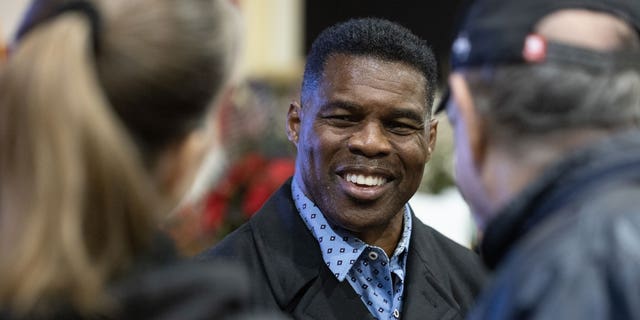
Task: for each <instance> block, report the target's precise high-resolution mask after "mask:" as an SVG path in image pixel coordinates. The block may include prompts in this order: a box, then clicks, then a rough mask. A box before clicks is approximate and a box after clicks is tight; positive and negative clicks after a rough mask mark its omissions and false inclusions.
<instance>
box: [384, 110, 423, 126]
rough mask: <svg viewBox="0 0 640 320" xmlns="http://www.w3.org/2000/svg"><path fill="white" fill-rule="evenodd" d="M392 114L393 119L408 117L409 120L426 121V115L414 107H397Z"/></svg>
mask: <svg viewBox="0 0 640 320" xmlns="http://www.w3.org/2000/svg"><path fill="white" fill-rule="evenodd" d="M390 116H391V118H393V119H400V118H406V119H409V120H413V121H416V122H418V123H424V122H425V118H426V115H421V114H420V113H418V112H416V111H414V110H413V109H407V108H396V109H394V110H393V111H391V112H390Z"/></svg>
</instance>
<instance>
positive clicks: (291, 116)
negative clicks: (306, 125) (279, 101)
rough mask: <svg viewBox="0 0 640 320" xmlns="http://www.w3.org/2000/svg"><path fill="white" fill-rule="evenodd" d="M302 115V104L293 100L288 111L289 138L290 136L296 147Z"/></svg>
mask: <svg viewBox="0 0 640 320" xmlns="http://www.w3.org/2000/svg"><path fill="white" fill-rule="evenodd" d="M300 115H301V107H300V104H299V103H297V102H295V101H294V102H292V103H291V104H290V105H289V111H288V112H287V138H289V141H291V142H292V143H293V144H294V145H295V146H296V147H297V146H298V138H299V137H300V121H301V119H300Z"/></svg>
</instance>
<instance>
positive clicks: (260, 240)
mask: <svg viewBox="0 0 640 320" xmlns="http://www.w3.org/2000/svg"><path fill="white" fill-rule="evenodd" d="M435 86H436V63H435V59H434V57H433V54H432V52H431V50H430V48H429V47H428V46H427V45H426V43H425V42H424V41H423V40H421V39H420V38H418V37H417V36H415V35H414V34H413V33H411V31H409V30H408V29H406V28H404V27H402V26H400V25H398V24H396V23H393V22H390V21H387V20H384V19H354V20H349V21H347V22H343V23H340V24H337V25H335V26H332V27H330V28H328V29H326V30H325V31H323V32H322V33H321V34H320V36H318V38H316V39H315V40H314V43H313V45H312V48H311V51H310V53H309V55H308V57H307V63H306V67H305V72H304V78H303V81H302V92H301V97H300V99H301V103H297V102H295V103H292V104H291V105H290V107H289V111H288V114H287V135H288V138H289V140H290V141H291V143H293V144H294V145H295V146H296V149H297V156H296V167H295V173H294V176H293V177H292V178H290V179H288V180H287V181H286V182H285V183H284V184H283V185H282V186H281V187H280V189H279V190H278V191H277V192H276V193H275V194H274V195H273V196H271V198H270V199H269V200H268V201H267V203H266V204H265V205H264V206H263V207H262V208H261V209H260V210H259V211H258V212H257V213H256V214H255V215H254V216H253V217H252V218H251V220H250V221H249V222H248V223H245V224H244V225H242V226H241V227H240V228H238V229H237V230H236V231H234V232H233V233H231V234H230V235H229V236H227V237H226V238H225V239H223V240H222V242H220V243H219V244H218V245H217V246H215V247H214V248H213V249H211V250H209V251H207V252H205V253H203V254H202V255H201V256H200V258H202V259H203V260H214V259H228V258H233V259H237V260H238V261H240V262H242V263H243V264H244V265H246V266H247V268H248V269H249V270H250V273H251V276H252V278H251V283H252V285H253V289H252V297H253V300H254V301H255V303H257V304H259V305H264V306H267V307H273V308H279V309H281V310H283V311H284V312H286V313H289V314H291V315H292V316H293V317H294V318H299V319H398V318H401V317H402V318H406V319H417V318H420V319H443V318H461V317H463V316H464V315H465V314H466V312H467V310H468V309H469V307H470V306H471V304H472V302H473V300H474V298H475V296H476V294H477V293H478V292H479V290H480V287H481V285H482V282H483V279H484V270H483V268H482V266H481V264H480V261H479V259H478V257H477V256H476V255H475V254H474V253H473V252H471V251H470V250H468V249H466V248H464V247H462V246H460V245H458V244H456V243H455V242H453V241H452V240H450V239H448V238H446V237H445V236H443V235H442V234H440V233H438V232H437V231H435V230H434V229H432V228H430V227H428V226H426V225H424V224H422V223H421V222H420V221H419V220H418V219H417V218H416V217H415V215H414V213H413V211H412V210H411V208H410V206H409V205H408V204H407V201H408V200H409V198H411V196H413V194H414V193H415V192H416V190H417V189H418V186H419V184H420V182H421V179H422V173H423V171H424V166H425V163H426V162H427V161H428V160H429V158H430V155H431V152H432V151H433V148H434V146H435V138H436V127H437V121H436V120H434V119H433V118H432V113H431V107H432V103H433V99H434V95H435Z"/></svg>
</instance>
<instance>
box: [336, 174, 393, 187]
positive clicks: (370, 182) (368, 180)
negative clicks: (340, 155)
mask: <svg viewBox="0 0 640 320" xmlns="http://www.w3.org/2000/svg"><path fill="white" fill-rule="evenodd" d="M345 178H346V180H347V181H349V182H352V183H355V184H359V185H365V186H369V187H375V186H381V185H383V184H385V183H387V179H385V178H383V177H374V176H366V177H365V176H363V175H361V174H352V173H348V174H347V175H346V177H345Z"/></svg>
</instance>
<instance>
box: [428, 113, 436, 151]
mask: <svg viewBox="0 0 640 320" xmlns="http://www.w3.org/2000/svg"><path fill="white" fill-rule="evenodd" d="M437 136H438V119H435V118H433V119H431V121H430V122H429V144H428V145H427V162H428V161H429V160H430V159H431V155H432V154H433V151H434V150H435V149H436V137H437Z"/></svg>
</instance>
